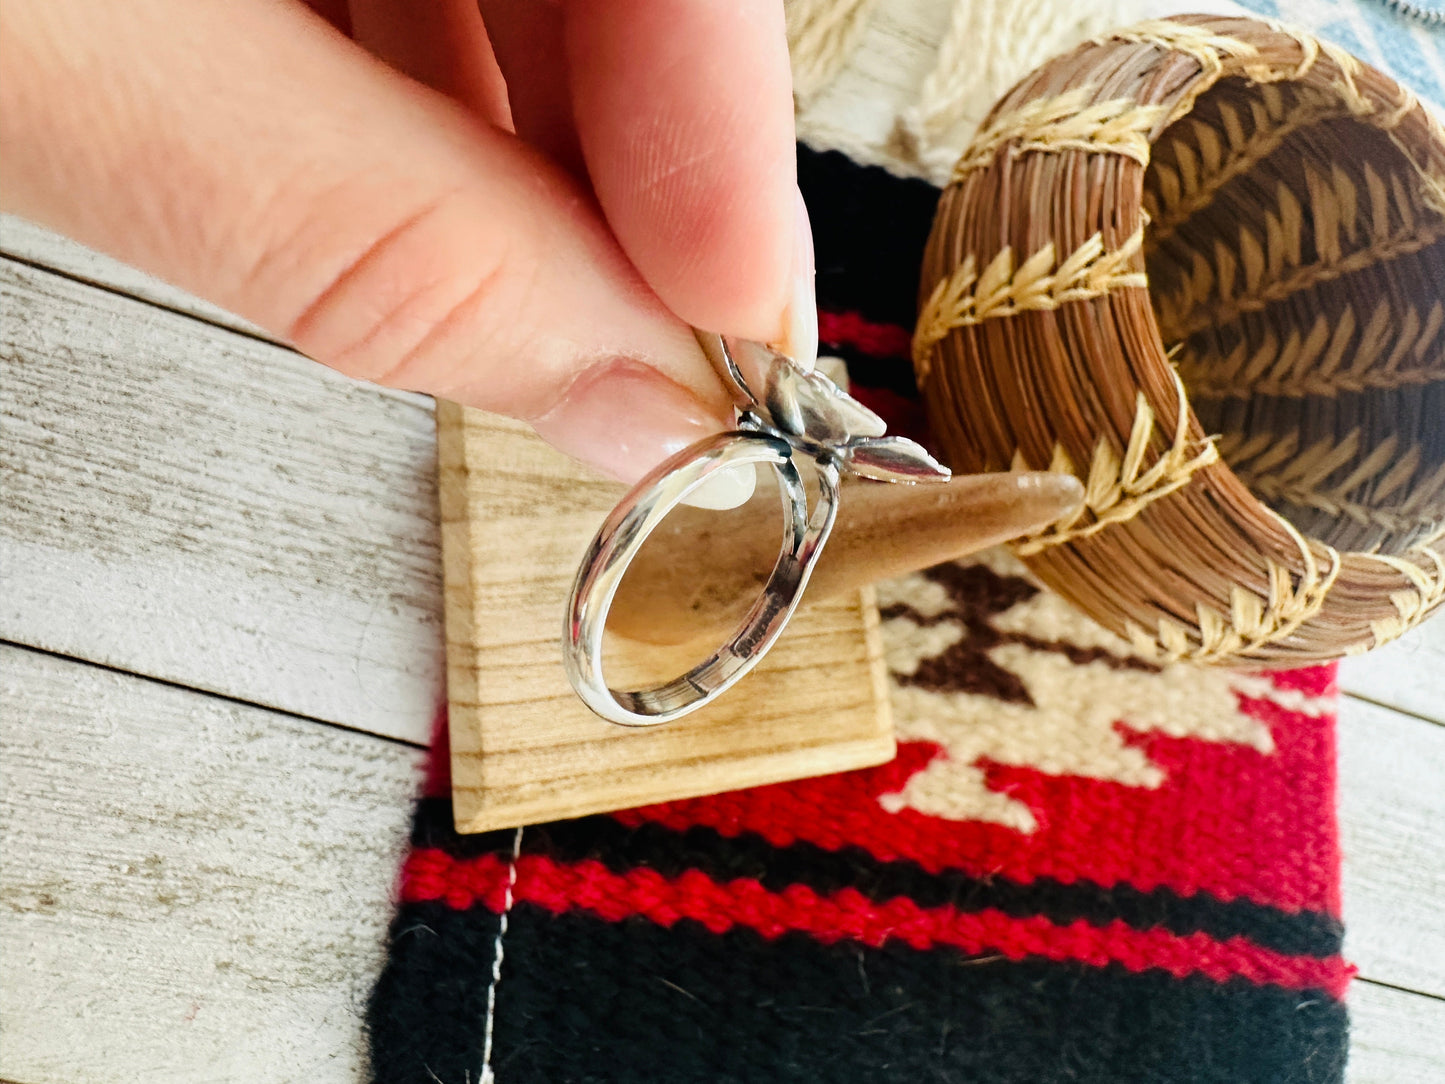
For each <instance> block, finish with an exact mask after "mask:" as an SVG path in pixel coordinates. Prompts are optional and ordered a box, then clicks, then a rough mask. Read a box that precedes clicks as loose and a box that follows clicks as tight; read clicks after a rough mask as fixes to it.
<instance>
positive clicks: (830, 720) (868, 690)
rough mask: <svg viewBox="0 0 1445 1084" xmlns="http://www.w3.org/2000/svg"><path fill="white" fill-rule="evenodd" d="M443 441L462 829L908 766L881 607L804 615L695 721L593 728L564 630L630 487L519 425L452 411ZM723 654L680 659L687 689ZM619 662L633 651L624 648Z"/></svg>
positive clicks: (690, 650)
mask: <svg viewBox="0 0 1445 1084" xmlns="http://www.w3.org/2000/svg"><path fill="white" fill-rule="evenodd" d="M437 432H438V442H439V461H440V479H439V482H440V491H441V505H442V551H443V555H444V560H445V574H446V613H447V684H448V698H449V700H450V704H451V711H450V721H451V750H452V801H453V805H454V810H455V814H456V820H457V826H458V827H459V828H460V829H461V830H463V831H471V832H480V831H485V830H488V829H491V828H506V827H512V826H514V825H517V824H534V823H538V822H541V821H547V820H555V819H558V818H562V817H574V816H580V815H582V814H585V813H598V812H605V811H609V810H613V809H625V808H630V807H632V806H637V805H645V804H648V803H651V802H661V801H669V800H672V799H676V798H684V797H695V796H697V795H702V794H715V793H717V792H719V791H724V790H734V789H737V788H739V787H747V786H756V785H758V784H762V783H776V782H780V781H782V780H786V779H796V778H799V777H801V776H807V775H822V774H825V773H829V772H837V771H843V770H846V769H848V768H857V767H864V766H867V765H871V764H881V763H883V762H884V761H886V760H888V759H890V758H891V757H892V756H893V749H894V746H893V724H892V717H891V714H890V713H889V709H888V701H887V689H886V682H885V675H884V669H883V658H882V645H881V643H880V641H879V636H878V613H877V609H876V606H875V604H874V602H873V596H872V592H871V590H870V591H867V592H865V593H863V594H861V595H860V594H859V593H857V592H854V593H852V594H851V595H845V596H842V597H840V598H835V599H831V600H823V601H819V602H816V603H809V602H806V601H805V602H804V604H803V605H802V606H801V607H800V608H799V610H798V612H797V614H795V615H794V618H793V621H792V622H791V623H790V625H789V626H788V630H787V632H786V633H785V634H784V636H783V637H782V639H781V640H779V642H778V644H777V645H776V646H775V647H774V649H773V650H772V651H771V652H770V653H769V654H768V656H767V657H766V658H765V659H764V660H763V661H762V662H761V663H760V664H759V665H758V666H757V668H756V669H755V670H753V672H752V673H751V674H749V675H748V676H747V677H745V678H744V679H743V680H742V681H740V682H739V683H738V684H737V685H736V686H734V688H733V689H732V690H731V691H730V692H729V694H728V695H726V696H724V697H722V698H720V699H719V700H718V701H717V702H715V703H713V704H710V705H708V706H707V707H705V708H702V709H700V710H699V711H697V712H695V713H694V714H692V715H689V716H687V717H686V718H685V719H682V720H678V721H677V722H675V723H672V724H668V725H664V726H659V727H653V728H645V729H639V728H632V727H620V726H616V725H614V724H612V723H608V722H605V721H603V720H602V719H599V718H598V717H597V716H595V715H593V714H592V713H591V711H589V710H588V709H587V708H586V707H585V706H584V705H583V704H582V702H581V701H580V700H579V699H578V698H577V696H576V694H575V693H573V691H572V689H571V686H570V685H568V683H567V678H566V675H565V674H564V672H563V670H562V660H561V651H560V646H559V641H560V635H561V629H562V615H563V610H564V607H565V605H566V601H567V594H568V591H569V590H570V588H571V585H572V577H573V575H574V573H575V572H576V569H577V564H578V562H579V561H580V560H581V557H582V554H583V552H584V551H585V550H586V548H587V546H588V544H589V543H590V542H591V540H592V535H593V534H594V533H595V532H596V530H597V528H598V526H599V525H600V524H601V522H602V520H603V519H604V518H605V517H606V515H607V513H608V512H610V511H611V510H612V507H613V505H615V504H616V503H617V501H618V499H619V498H620V497H621V496H622V494H623V493H624V492H625V491H626V487H624V486H622V485H620V484H618V483H616V482H612V481H609V480H607V479H604V478H602V477H601V476H599V475H597V474H595V473H594V472H592V471H590V470H589V469H587V468H585V467H583V466H581V465H580V464H578V463H576V462H574V461H573V460H571V459H568V458H567V457H566V456H564V455H562V454H561V453H559V452H557V451H554V450H553V449H552V448H550V447H548V446H547V445H546V444H544V443H542V441H541V440H540V439H538V437H537V436H536V435H535V434H533V433H532V431H531V430H530V429H529V428H528V427H527V426H526V425H524V424H522V423H520V422H515V421H511V420H510V419H505V418H499V417H497V416H495V415H489V414H483V413H482V412H480V411H475V410H466V409H464V408H462V407H459V406H457V405H456V404H454V403H445V402H443V403H438V404H437ZM633 646H634V649H635V651H636V653H635V654H634V655H633V656H632V659H631V660H628V659H619V660H618V661H619V663H621V667H620V669H622V670H623V671H624V672H625V669H626V668H627V666H628V664H629V661H630V662H631V665H633V666H634V667H640V666H641V665H642V664H643V661H644V660H646V659H648V658H649V656H651V657H653V658H656V657H657V656H658V655H659V654H660V651H661V649H659V648H657V647H655V646H653V645H646V646H643V647H640V648H638V647H637V645H633ZM713 646H715V645H714V644H712V643H711V642H708V643H704V644H696V643H694V644H692V645H684V646H683V647H682V648H681V649H669V650H668V651H667V655H668V656H671V657H672V659H674V660H675V663H676V667H677V669H676V672H681V671H682V670H683V669H685V668H686V666H687V664H688V662H689V661H700V659H701V658H703V657H706V653H707V651H708V650H709V649H710V648H711V647H713ZM618 647H619V650H620V651H622V652H626V651H627V650H628V648H627V645H626V642H620V643H619V645H618ZM674 651H675V652H676V654H674ZM662 665H663V666H664V667H667V666H671V665H673V662H670V661H664V662H663V663H662ZM652 676H653V679H654V680H657V679H660V678H666V677H671V676H673V675H672V674H671V673H664V674H655V675H652ZM618 680H621V679H620V678H619V679H618Z"/></svg>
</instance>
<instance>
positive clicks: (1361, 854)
mask: <svg viewBox="0 0 1445 1084" xmlns="http://www.w3.org/2000/svg"><path fill="white" fill-rule="evenodd" d="M1339 746H1340V835H1341V842H1342V845H1343V848H1344V897H1345V898H1344V903H1345V956H1346V957H1347V958H1348V959H1350V960H1352V961H1353V962H1354V963H1356V964H1358V965H1359V968H1360V973H1361V974H1362V975H1364V976H1365V977H1367V978H1371V979H1377V980H1379V981H1381V982H1387V983H1389V984H1391V985H1393V986H1400V987H1403V988H1405V989H1408V990H1417V991H1420V992H1422V993H1428V994H1433V995H1435V996H1437V997H1445V904H1442V901H1445V847H1442V846H1441V844H1440V838H1441V835H1440V833H1441V827H1442V825H1445V727H1440V726H1437V725H1435V724H1434V723H1428V722H1425V721H1423V720H1421V719H1415V718H1411V717H1410V716H1406V715H1401V714H1400V713H1398V712H1395V711H1390V710H1388V709H1386V708H1381V707H1377V706H1376V705H1374V704H1367V703H1365V702H1364V701H1361V700H1355V699H1353V698H1349V697H1346V698H1344V699H1343V700H1342V701H1341V705H1340V727H1339ZM1442 1078H1445V1075H1442Z"/></svg>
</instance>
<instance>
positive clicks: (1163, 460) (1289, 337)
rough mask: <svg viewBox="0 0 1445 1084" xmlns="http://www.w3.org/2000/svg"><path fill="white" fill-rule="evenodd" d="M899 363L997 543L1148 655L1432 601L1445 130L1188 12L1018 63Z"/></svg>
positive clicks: (1324, 650)
mask: <svg viewBox="0 0 1445 1084" xmlns="http://www.w3.org/2000/svg"><path fill="white" fill-rule="evenodd" d="M921 297H922V305H921V309H920V316H919V323H918V329H917V332H916V335H915V340H914V361H915V366H916V368H917V373H918V377H919V382H920V385H921V386H922V388H923V390H924V397H925V400H926V401H927V403H928V406H929V411H930V416H931V420H932V423H933V427H934V431H935V434H936V437H937V439H938V440H939V442H940V443H941V444H942V446H943V448H944V450H945V452H946V453H947V455H948V457H949V458H950V459H951V461H952V463H953V465H954V466H955V467H957V468H959V469H963V470H996V469H1003V468H1007V467H1017V468H1035V469H1038V468H1048V469H1052V470H1060V471H1068V472H1070V473H1073V474H1075V475H1077V476H1078V477H1079V478H1081V479H1082V480H1083V481H1084V483H1085V487H1086V490H1087V501H1086V507H1085V509H1084V510H1083V511H1082V512H1081V513H1080V514H1079V515H1078V516H1077V517H1075V518H1074V519H1073V520H1072V521H1070V522H1065V523H1058V524H1055V525H1053V526H1052V527H1051V528H1049V529H1048V530H1047V531H1045V532H1043V533H1042V534H1040V535H1038V536H1036V537H1034V538H1031V539H1027V540H1025V541H1024V542H1022V543H1021V544H1019V545H1018V546H1017V550H1018V552H1019V554H1020V555H1021V556H1022V557H1024V558H1025V560H1026V561H1027V562H1028V563H1029V565H1030V567H1031V568H1032V569H1033V571H1034V572H1035V573H1036V574H1037V575H1038V576H1039V577H1040V578H1041V579H1043V580H1044V581H1045V582H1046V583H1047V584H1048V585H1049V586H1050V587H1052V588H1054V589H1055V590H1057V591H1058V592H1059V593H1061V594H1062V595H1064V596H1065V597H1066V598H1068V599H1070V600H1071V601H1072V602H1074V603H1075V604H1076V605H1078V606H1079V607H1080V608H1081V609H1083V610H1084V611H1085V612H1087V613H1088V614H1089V615H1090V616H1092V617H1094V618H1095V619H1096V620H1098V621H1100V622H1101V623H1102V624H1104V625H1105V626H1106V627H1108V628H1110V629H1112V630H1113V631H1115V632H1117V633H1119V634H1120V635H1123V636H1125V637H1126V638H1127V639H1129V640H1130V641H1131V643H1132V644H1133V645H1134V646H1135V647H1136V649H1138V650H1140V651H1142V652H1144V653H1146V654H1148V655H1150V656H1151V657H1153V658H1155V659H1157V660H1159V661H1172V660H1176V659H1193V660H1199V661H1208V662H1230V663H1235V664H1239V663H1246V664H1256V665H1272V666H1278V665H1298V664H1304V663H1308V662H1313V661H1319V660H1324V659H1329V658H1335V657H1338V656H1340V655H1343V654H1350V653H1357V652H1360V651H1365V650H1368V649H1370V648H1372V647H1374V646H1377V645H1379V644H1381V643H1384V642H1387V641H1389V640H1391V639H1393V638H1395V637H1397V636H1399V635H1400V634H1401V633H1402V632H1404V631H1405V630H1406V629H1408V628H1409V627H1411V626H1412V625H1414V624H1415V623H1417V622H1419V621H1420V620H1422V619H1423V618H1424V617H1425V616H1427V615H1428V614H1429V613H1431V612H1432V611H1434V610H1435V609H1437V608H1439V607H1440V606H1441V604H1442V603H1445V301H1442V297H1445V131H1442V129H1441V127H1440V125H1439V123H1438V122H1437V121H1436V120H1435V119H1434V118H1433V117H1432V116H1431V115H1430V114H1429V113H1428V112H1427V111H1426V110H1425V109H1424V107H1423V106H1421V105H1420V103H1419V102H1418V101H1417V100H1416V99H1415V97H1414V96H1413V95H1412V94H1411V93H1410V92H1409V91H1408V90H1406V89H1404V88H1402V87H1400V86H1399V85H1398V84H1397V83H1395V82H1394V81H1393V80H1391V79H1389V78H1388V77H1387V76H1385V75H1383V74H1381V73H1380V72H1378V71H1375V70H1374V69H1372V68H1369V67H1367V66H1365V65H1364V64H1362V63H1360V62H1359V61H1358V60H1356V59H1354V58H1353V57H1351V56H1349V55H1348V54H1346V53H1344V52H1343V51H1341V50H1339V49H1338V48H1336V47H1334V46H1330V45H1327V44H1325V43H1322V42H1319V41H1318V40H1316V39H1314V38H1312V37H1310V36H1308V35H1306V34H1303V33H1301V32H1297V31H1293V30H1290V29H1288V28H1285V27H1281V26H1278V25H1276V24H1272V23H1264V22H1259V21H1256V20H1251V19H1223V18H1213V17H1204V16H1186V17H1182V18H1179V19H1171V20H1159V21H1154V22H1149V23H1144V24H1140V25H1138V26H1135V27H1131V28H1128V29H1125V30H1120V31H1117V32H1115V33H1113V34H1111V35H1109V36H1108V37H1107V38H1103V39H1099V40H1096V41H1094V42H1091V43H1088V44H1086V45H1083V46H1081V47H1080V48H1078V49H1077V50H1075V51H1074V52H1072V53H1070V54H1068V55H1066V56H1063V57H1060V58H1058V59H1057V60H1055V61H1053V62H1051V63H1049V64H1047V65H1045V66H1044V67H1042V68H1040V69H1039V70H1038V71H1036V72H1035V73H1034V74H1033V75H1031V76H1029V77H1028V78H1026V79H1025V80H1024V81H1023V82H1022V83H1020V84H1019V85H1018V86H1017V87H1015V88H1014V90H1013V91H1011V92H1010V93H1009V94H1008V95H1007V96H1006V97H1005V98H1004V99H1003V100H1002V101H1001V102H999V104H998V105H997V106H996V107H995V108H994V111H993V113H992V114H991V115H990V117H989V119H988V120H987V121H986V122H985V124H984V126H983V128H982V130H981V131H980V132H979V134H978V136H977V138H976V139H975V141H974V143H973V144H972V146H970V147H969V149H968V150H967V151H965V153H964V155H963V157H962V158H961V159H960V160H959V162H958V165H957V167H956V168H955V170H954V173H953V175H952V178H951V182H950V184H949V186H948V188H947V189H946V190H945V192H944V195H943V198H942V200H941V201H940V204H939V208H938V213H937V217H936V220H935V223H934V229H933V233H932V236H931V238H930V240H929V245H928V250H927V253H926V256H925V259H924V269H923V282H922V291H921Z"/></svg>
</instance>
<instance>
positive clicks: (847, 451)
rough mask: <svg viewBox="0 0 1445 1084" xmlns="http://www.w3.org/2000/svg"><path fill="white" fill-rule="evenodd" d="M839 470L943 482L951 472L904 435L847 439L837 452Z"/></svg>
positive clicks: (883, 478) (880, 477)
mask: <svg viewBox="0 0 1445 1084" xmlns="http://www.w3.org/2000/svg"><path fill="white" fill-rule="evenodd" d="M838 459H839V461H840V463H841V464H842V466H843V469H844V470H845V471H847V472H849V473H850V474H856V475H858V476H860V477H862V478H872V479H874V480H876V481H879V482H905V483H916V482H946V481H948V480H949V479H950V478H952V477H953V474H952V472H951V471H950V470H949V469H948V468H947V467H945V466H944V465H943V464H942V463H940V462H938V460H936V459H934V458H933V456H931V455H929V454H928V452H927V450H925V449H924V447H923V445H921V444H919V443H917V442H916V441H912V440H909V439H908V438H907V437H877V438H865V439H863V440H855V441H851V442H850V443H848V444H847V445H845V446H844V447H843V448H841V449H840V450H839V452H838Z"/></svg>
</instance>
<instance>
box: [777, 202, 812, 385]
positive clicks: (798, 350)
mask: <svg viewBox="0 0 1445 1084" xmlns="http://www.w3.org/2000/svg"><path fill="white" fill-rule="evenodd" d="M797 197H798V198H797V214H796V215H795V216H794V221H793V278H792V295H791V296H790V298H789V299H788V308H787V311H786V312H784V313H783V341H782V343H781V344H779V345H780V346H781V347H782V350H783V353H785V354H787V355H788V356H789V357H790V358H792V359H793V360H794V361H796V362H797V363H798V364H799V365H801V366H802V367H803V368H805V369H811V368H812V367H813V365H814V363H815V362H816V361H817V360H818V295H817V287H816V283H815V281H814V279H815V275H814V271H813V227H812V224H811V223H810V222H809V220H808V206H807V204H805V203H804V202H803V193H801V192H798V193H797Z"/></svg>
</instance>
